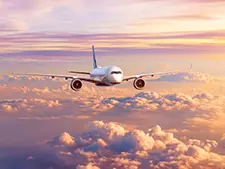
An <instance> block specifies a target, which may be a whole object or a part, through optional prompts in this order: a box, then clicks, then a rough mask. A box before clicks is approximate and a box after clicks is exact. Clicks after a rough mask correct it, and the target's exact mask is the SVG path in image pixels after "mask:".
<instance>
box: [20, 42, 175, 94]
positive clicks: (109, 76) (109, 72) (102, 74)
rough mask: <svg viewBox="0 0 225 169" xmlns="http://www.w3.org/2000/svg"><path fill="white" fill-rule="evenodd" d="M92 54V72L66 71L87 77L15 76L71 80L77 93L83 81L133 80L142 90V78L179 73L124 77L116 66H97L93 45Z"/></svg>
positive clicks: (105, 83)
mask: <svg viewBox="0 0 225 169" xmlns="http://www.w3.org/2000/svg"><path fill="white" fill-rule="evenodd" d="M92 53H93V70H92V71H91V72H83V71H68V73H70V74H80V75H88V76H89V77H82V76H73V75H56V74H37V73H27V74H16V75H22V76H44V77H51V78H64V79H66V80H68V79H71V83H70V87H71V89H72V90H74V91H79V90H80V89H81V88H82V86H83V83H82V82H83V81H84V82H90V83H94V84H95V85H96V86H114V85H118V84H121V83H122V82H125V81H129V80H133V86H134V88H135V89H137V90H142V89H143V88H144V87H145V85H146V82H145V80H144V79H143V78H144V77H154V76H155V75H165V74H172V73H176V72H179V71H168V72H153V73H144V74H137V75H132V76H124V75H123V71H122V69H121V68H120V67H118V66H106V67H100V66H98V65H97V60H96V55H95V47H94V45H92Z"/></svg>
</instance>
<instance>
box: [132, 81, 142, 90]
mask: <svg viewBox="0 0 225 169" xmlns="http://www.w3.org/2000/svg"><path fill="white" fill-rule="evenodd" d="M133 85H134V87H135V89H137V90H141V89H143V88H144V87H145V81H144V80H143V79H141V78H137V79H135V80H134V83H133Z"/></svg>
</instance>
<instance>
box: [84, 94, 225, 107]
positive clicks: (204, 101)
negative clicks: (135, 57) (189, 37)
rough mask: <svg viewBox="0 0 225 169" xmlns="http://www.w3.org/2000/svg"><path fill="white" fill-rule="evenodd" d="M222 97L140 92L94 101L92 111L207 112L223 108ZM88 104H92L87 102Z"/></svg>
mask: <svg viewBox="0 0 225 169" xmlns="http://www.w3.org/2000/svg"><path fill="white" fill-rule="evenodd" d="M224 99H225V97H224V96H213V95H211V94H209V93H201V94H196V95H187V94H184V93H174V94H163V93H162V94H160V93H156V92H146V93H145V92H141V93H138V94H136V95H135V96H133V97H124V98H115V97H113V98H106V99H100V100H99V101H95V104H94V105H93V106H92V108H93V109H94V110H99V111H101V110H102V111H105V110H110V109H113V108H122V109H130V110H131V109H133V110H137V109H138V110H144V111H145V110H149V111H156V110H162V111H172V110H186V109H189V110H192V111H195V110H197V109H198V110H200V109H201V110H207V109H209V108H218V107H220V108H224V106H223V102H224ZM88 104H92V102H89V103H88Z"/></svg>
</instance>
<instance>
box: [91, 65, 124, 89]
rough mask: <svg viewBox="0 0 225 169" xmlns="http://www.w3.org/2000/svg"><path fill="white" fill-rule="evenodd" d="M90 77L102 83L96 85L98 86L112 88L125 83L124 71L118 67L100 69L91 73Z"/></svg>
mask: <svg viewBox="0 0 225 169" xmlns="http://www.w3.org/2000/svg"><path fill="white" fill-rule="evenodd" d="M90 77H91V78H94V79H95V78H97V79H99V80H101V81H102V83H99V84H96V85H98V86H112V85H116V84H120V83H121V82H122V81H123V71H122V69H121V68H119V67H118V66H107V67H98V68H95V69H94V70H93V71H92V72H91V73H90Z"/></svg>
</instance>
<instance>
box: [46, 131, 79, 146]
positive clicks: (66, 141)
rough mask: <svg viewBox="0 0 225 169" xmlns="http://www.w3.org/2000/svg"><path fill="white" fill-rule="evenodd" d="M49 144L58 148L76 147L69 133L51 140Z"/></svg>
mask: <svg viewBox="0 0 225 169" xmlns="http://www.w3.org/2000/svg"><path fill="white" fill-rule="evenodd" d="M48 144H51V145H56V146H74V145H75V141H74V137H73V136H71V135H70V134H69V133H67V132H64V133H62V134H61V135H60V136H58V137H56V138H54V139H52V140H49V141H48Z"/></svg>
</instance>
